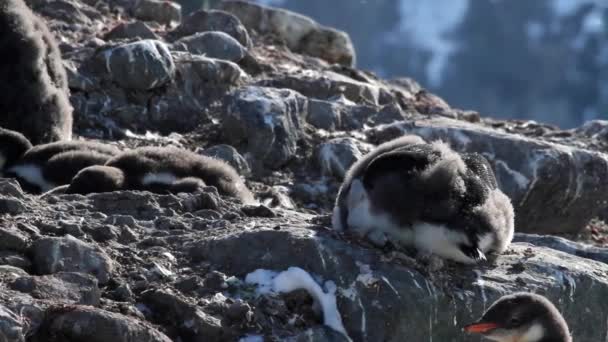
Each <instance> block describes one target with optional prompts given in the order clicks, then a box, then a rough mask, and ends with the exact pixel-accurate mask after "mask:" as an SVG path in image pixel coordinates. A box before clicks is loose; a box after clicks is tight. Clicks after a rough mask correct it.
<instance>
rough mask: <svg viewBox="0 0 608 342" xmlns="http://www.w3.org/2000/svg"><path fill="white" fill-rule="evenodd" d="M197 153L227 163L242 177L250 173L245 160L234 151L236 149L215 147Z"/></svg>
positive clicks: (222, 145)
mask: <svg viewBox="0 0 608 342" xmlns="http://www.w3.org/2000/svg"><path fill="white" fill-rule="evenodd" d="M198 153H200V154H202V155H205V156H209V157H214V158H217V159H220V160H223V161H225V162H227V163H228V164H230V166H232V167H233V168H234V169H235V170H236V171H237V172H238V173H239V174H241V175H243V176H247V175H249V174H250V173H251V169H250V168H249V164H248V163H247V160H245V158H244V157H243V156H242V155H241V154H240V153H239V151H237V150H236V148H234V147H232V146H230V145H226V144H221V145H215V146H211V147H209V148H206V149H204V150H202V151H199V152H198Z"/></svg>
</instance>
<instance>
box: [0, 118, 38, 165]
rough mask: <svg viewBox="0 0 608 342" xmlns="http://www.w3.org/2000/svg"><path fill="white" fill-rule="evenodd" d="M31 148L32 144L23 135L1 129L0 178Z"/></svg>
mask: <svg viewBox="0 0 608 342" xmlns="http://www.w3.org/2000/svg"><path fill="white" fill-rule="evenodd" d="M31 148H32V143H30V141H29V140H28V139H27V138H26V137H25V136H24V135H23V134H21V133H19V132H16V131H12V130H9V129H4V128H2V127H0V176H2V175H3V174H4V169H7V168H10V167H11V166H12V165H13V164H15V163H16V162H17V160H19V158H21V156H23V155H24V154H25V152H27V151H28V150H29V149H31Z"/></svg>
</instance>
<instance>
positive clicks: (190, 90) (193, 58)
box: [175, 53, 247, 96]
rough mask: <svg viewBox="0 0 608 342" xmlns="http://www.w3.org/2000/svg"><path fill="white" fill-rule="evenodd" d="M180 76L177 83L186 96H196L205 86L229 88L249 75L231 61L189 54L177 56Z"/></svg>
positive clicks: (176, 61)
mask: <svg viewBox="0 0 608 342" xmlns="http://www.w3.org/2000/svg"><path fill="white" fill-rule="evenodd" d="M175 64H176V65H177V72H178V75H177V77H176V83H178V84H180V85H181V86H180V88H181V89H183V90H184V92H185V93H186V94H189V95H190V94H191V95H193V96H194V95H196V94H198V93H197V92H196V91H200V90H201V88H202V87H205V86H207V87H208V86H223V87H228V86H231V85H236V84H238V83H239V82H240V81H242V80H244V79H246V78H247V74H246V73H245V72H244V71H243V70H242V69H241V68H240V67H239V66H238V65H237V64H235V63H232V62H230V61H226V60H221V59H215V58H207V57H204V56H199V55H191V54H189V53H177V54H175Z"/></svg>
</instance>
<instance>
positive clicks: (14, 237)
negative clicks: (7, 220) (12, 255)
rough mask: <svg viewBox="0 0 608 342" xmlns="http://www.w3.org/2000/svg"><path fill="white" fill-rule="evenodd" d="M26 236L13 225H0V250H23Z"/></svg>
mask: <svg viewBox="0 0 608 342" xmlns="http://www.w3.org/2000/svg"><path fill="white" fill-rule="evenodd" d="M27 244H28V238H27V236H25V235H24V234H23V233H22V232H21V231H19V229H17V228H15V227H10V226H9V227H6V226H5V227H0V250H11V251H16V252H23V251H25V249H26V248H27Z"/></svg>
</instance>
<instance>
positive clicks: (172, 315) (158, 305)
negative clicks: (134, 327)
mask: <svg viewBox="0 0 608 342" xmlns="http://www.w3.org/2000/svg"><path fill="white" fill-rule="evenodd" d="M143 301H144V303H145V304H146V305H147V306H149V307H150V308H151V309H152V311H154V312H157V313H158V317H157V319H158V320H159V321H160V322H163V321H169V322H165V324H171V323H173V324H177V326H174V327H172V328H173V329H175V330H176V333H177V334H178V335H179V336H180V338H182V339H187V340H188V341H201V342H202V341H225V340H226V339H227V338H229V336H226V332H225V331H224V329H223V328H222V324H221V320H220V319H218V318H216V317H213V316H211V315H209V314H207V313H205V312H204V311H203V310H201V309H200V308H198V307H197V306H196V305H192V304H189V303H188V302H186V301H185V300H183V299H181V298H179V297H178V296H176V295H175V294H173V293H170V292H167V291H163V290H152V291H148V292H145V293H144V294H143Z"/></svg>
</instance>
